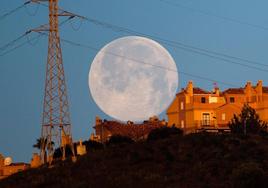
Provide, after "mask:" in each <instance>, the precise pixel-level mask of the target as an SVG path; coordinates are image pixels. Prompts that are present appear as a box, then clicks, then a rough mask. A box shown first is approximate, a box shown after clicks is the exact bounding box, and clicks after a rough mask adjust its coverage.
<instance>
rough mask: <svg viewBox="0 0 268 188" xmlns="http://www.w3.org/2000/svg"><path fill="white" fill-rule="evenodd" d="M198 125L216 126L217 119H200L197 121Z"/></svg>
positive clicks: (196, 124)
mask: <svg viewBox="0 0 268 188" xmlns="http://www.w3.org/2000/svg"><path fill="white" fill-rule="evenodd" d="M195 126H196V127H200V128H202V127H216V121H215V120H200V121H195Z"/></svg>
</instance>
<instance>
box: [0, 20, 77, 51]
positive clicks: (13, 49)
mask: <svg viewBox="0 0 268 188" xmlns="http://www.w3.org/2000/svg"><path fill="white" fill-rule="evenodd" d="M72 18H73V17H69V18H67V19H66V20H64V21H62V22H61V23H59V27H61V26H63V25H64V24H65V23H67V22H68V21H69V20H71V19H72ZM41 28H43V29H44V28H46V25H44V26H41ZM33 31H34V30H29V31H27V32H25V33H24V34H22V35H21V36H19V37H17V38H16V39H14V40H12V41H10V42H8V43H7V44H5V45H3V46H1V47H0V52H1V51H3V52H2V53H0V56H4V55H6V54H9V53H11V52H13V51H15V50H16V49H18V48H21V47H22V46H24V45H26V44H27V43H29V44H31V45H33V44H32V43H31V41H33V40H34V39H37V38H38V37H40V33H39V35H38V36H36V37H33V38H32V39H29V38H27V41H25V42H23V43H20V44H18V45H16V46H14V45H15V44H16V43H18V42H19V41H20V40H22V39H23V38H25V37H26V36H28V35H29V34H30V33H31V32H33ZM42 35H43V34H42ZM12 46H14V47H13V48H11V49H9V50H7V49H8V48H10V47H12Z"/></svg>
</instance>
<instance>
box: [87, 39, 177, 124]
mask: <svg viewBox="0 0 268 188" xmlns="http://www.w3.org/2000/svg"><path fill="white" fill-rule="evenodd" d="M88 82H89V88H90V92H91V95H92V97H93V99H94V101H95V103H96V104H97V105H98V106H99V108H100V109H101V110H102V111H103V112H104V113H106V114H107V115H109V116H111V117H112V118H115V119H117V120H120V121H127V120H131V121H136V122H137V121H143V120H146V119H148V118H149V117H151V116H154V115H159V114H160V113H162V112H163V111H164V110H166V108H167V107H168V106H169V105H170V103H171V102H172V100H173V99H174V97H175V95H176V91H177V88H178V72H177V67H176V64H175V62H174V60H173V58H172V57H171V55H170V54H169V52H168V51H167V50H166V49H165V48H164V47H163V46H161V45H160V44H159V43H157V42H155V41H153V40H151V39H148V38H145V37H139V36H128V37H123V38H119V39H116V40H114V41H112V42H110V43H109V44H107V45H106V46H104V47H103V48H102V49H101V50H100V51H99V52H98V54H97V55H96V57H95V58H94V60H93V62H92V64H91V67H90V71H89V76H88Z"/></svg>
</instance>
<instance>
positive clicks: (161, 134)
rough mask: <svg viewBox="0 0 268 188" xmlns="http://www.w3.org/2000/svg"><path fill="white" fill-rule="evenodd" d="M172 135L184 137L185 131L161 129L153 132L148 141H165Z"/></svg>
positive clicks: (169, 128)
mask: <svg viewBox="0 0 268 188" xmlns="http://www.w3.org/2000/svg"><path fill="white" fill-rule="evenodd" d="M172 135H183V130H181V129H179V128H176V127H174V126H173V127H161V128H158V129H154V130H152V131H151V132H150V133H149V135H148V138H147V140H148V141H152V140H159V139H165V138H169V137H170V136H172Z"/></svg>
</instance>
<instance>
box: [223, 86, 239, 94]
mask: <svg viewBox="0 0 268 188" xmlns="http://www.w3.org/2000/svg"><path fill="white" fill-rule="evenodd" d="M223 93H224V94H225V93H227V94H244V88H242V87H240V88H229V89H227V90H225V91H223Z"/></svg>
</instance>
